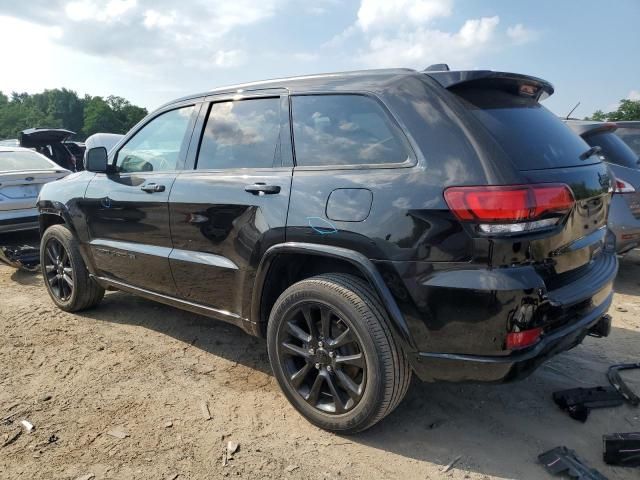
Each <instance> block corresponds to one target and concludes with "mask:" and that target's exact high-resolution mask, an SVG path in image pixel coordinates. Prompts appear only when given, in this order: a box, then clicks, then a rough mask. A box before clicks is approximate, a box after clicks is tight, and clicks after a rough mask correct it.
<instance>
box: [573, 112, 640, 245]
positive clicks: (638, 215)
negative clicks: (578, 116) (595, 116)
mask: <svg viewBox="0 0 640 480" xmlns="http://www.w3.org/2000/svg"><path fill="white" fill-rule="evenodd" d="M567 125H569V126H570V127H571V129H572V130H574V131H575V132H576V133H578V134H579V135H580V136H581V137H582V138H583V139H584V140H585V141H586V142H587V143H588V144H589V145H590V146H592V147H600V148H601V151H600V153H599V155H600V157H601V158H602V160H603V161H604V162H606V163H607V166H608V167H609V169H610V170H611V172H612V173H613V175H614V177H615V191H614V194H613V198H612V200H611V209H610V212H609V228H610V229H611V231H612V232H613V233H614V234H615V237H616V250H617V252H618V253H620V254H623V253H626V252H628V251H629V250H631V249H633V248H636V247H637V246H638V244H639V243H640V192H639V191H638V190H639V189H640V163H639V160H640V159H639V158H638V155H637V154H636V153H634V152H633V150H631V148H629V146H628V145H627V144H626V143H625V142H623V141H622V140H621V137H619V136H618V135H617V130H618V124H616V123H603V122H594V121H590V120H567ZM639 132H640V130H639Z"/></svg>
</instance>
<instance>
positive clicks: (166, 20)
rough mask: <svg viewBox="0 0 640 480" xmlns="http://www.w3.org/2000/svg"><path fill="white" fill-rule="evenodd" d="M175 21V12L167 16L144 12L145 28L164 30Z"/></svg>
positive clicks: (148, 11) (153, 11) (156, 12)
mask: <svg viewBox="0 0 640 480" xmlns="http://www.w3.org/2000/svg"><path fill="white" fill-rule="evenodd" d="M175 21H176V12H175V11H173V12H171V13H169V14H168V15H165V14H162V13H160V12H158V11H157V10H151V9H149V10H147V11H146V12H144V22H143V23H144V26H145V27H147V28H165V27H168V26H169V25H172V24H174V23H175Z"/></svg>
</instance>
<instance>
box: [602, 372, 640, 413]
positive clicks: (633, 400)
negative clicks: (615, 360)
mask: <svg viewBox="0 0 640 480" xmlns="http://www.w3.org/2000/svg"><path fill="white" fill-rule="evenodd" d="M636 368H640V362H638V363H620V364H617V365H612V366H610V367H609V370H608V371H607V378H609V382H611V385H613V386H614V388H615V389H616V390H617V391H618V392H620V395H622V396H623V397H624V398H625V400H626V401H627V402H629V403H630V404H631V405H633V406H634V407H637V406H638V405H640V397H638V396H637V395H636V394H635V393H634V392H633V390H631V389H630V388H629V386H628V385H627V384H626V383H625V382H624V381H623V380H622V377H621V376H620V372H621V371H622V370H632V369H636Z"/></svg>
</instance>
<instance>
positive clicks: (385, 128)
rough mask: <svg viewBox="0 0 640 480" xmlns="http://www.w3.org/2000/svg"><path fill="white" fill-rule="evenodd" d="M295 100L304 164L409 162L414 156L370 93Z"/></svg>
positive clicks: (295, 126) (298, 147)
mask: <svg viewBox="0 0 640 480" xmlns="http://www.w3.org/2000/svg"><path fill="white" fill-rule="evenodd" d="M292 102H293V138H294V143H295V150H296V162H297V165H299V166H325V165H372V164H385V163H403V162H405V161H406V160H407V159H408V157H409V155H408V152H407V149H406V148H405V145H404V143H403V142H402V141H401V140H400V137H399V132H398V129H397V127H395V125H394V124H393V123H392V122H391V121H390V119H389V118H388V115H387V113H386V112H385V111H384V110H383V109H382V107H381V106H380V105H379V104H378V102H376V101H375V100H374V99H372V98H369V97H366V96H364V95H345V94H342V95H303V96H296V97H293V99H292Z"/></svg>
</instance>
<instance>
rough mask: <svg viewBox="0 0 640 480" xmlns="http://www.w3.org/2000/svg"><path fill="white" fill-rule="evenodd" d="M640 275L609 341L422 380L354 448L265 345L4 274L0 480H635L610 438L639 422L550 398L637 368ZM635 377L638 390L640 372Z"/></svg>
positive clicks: (624, 291)
mask: <svg viewBox="0 0 640 480" xmlns="http://www.w3.org/2000/svg"><path fill="white" fill-rule="evenodd" d="M639 273H640V254H638V253H634V254H632V255H631V256H629V257H627V258H625V259H624V260H623V261H622V263H621V272H620V275H619V278H618V280H617V283H616V291H617V292H618V293H617V294H616V297H615V304H614V306H613V307H612V310H611V313H612V315H613V317H614V329H613V333H612V335H611V336H610V337H609V338H607V339H593V338H588V339H586V340H585V342H584V344H583V345H582V346H580V347H578V348H576V349H574V350H572V351H570V352H566V353H564V354H562V355H560V356H558V357H556V358H554V359H553V360H551V361H549V362H548V363H546V364H545V365H543V366H542V367H541V368H540V369H539V370H538V371H537V372H536V373H535V374H533V375H532V376H531V377H529V378H528V379H526V380H524V381H522V382H519V383H515V384H510V385H501V386H474V385H437V384H436V385H431V384H421V383H419V382H414V384H413V385H412V387H411V389H410V391H409V393H408V395H407V398H406V399H405V401H404V402H403V403H402V404H401V405H400V407H399V408H398V409H397V410H396V411H395V412H394V413H393V414H391V415H390V416H389V417H387V418H386V419H385V420H384V421H382V422H381V423H380V424H378V425H377V426H375V427H374V428H372V429H370V430H368V431H367V432H365V433H363V434H360V435H357V436H351V437H342V436H336V435H332V434H329V433H326V432H323V431H321V430H319V429H317V428H315V427H313V426H311V425H310V424H308V423H307V422H306V421H305V420H304V419H302V418H301V417H300V416H299V415H298V414H297V413H296V412H295V411H294V410H293V409H292V408H291V407H290V406H289V405H288V404H287V402H286V400H285V399H284V397H283V396H282V395H281V393H280V391H279V389H278V386H277V384H276V382H275V380H274V378H273V376H272V375H271V372H270V368H269V364H268V359H267V352H266V345H265V342H264V341H263V340H260V339H255V338H252V337H249V336H247V335H245V334H244V333H242V332H241V331H240V330H239V329H236V328H235V327H232V326H229V325H226V324H224V323H221V322H216V321H213V320H209V319H206V318H203V317H199V316H197V315H193V314H190V313H186V312H182V311H179V310H176V309H173V308H170V307H166V306H162V305H158V304H155V303H153V302H150V301H146V300H143V299H140V298H136V297H134V296H131V295H126V294H123V293H119V292H113V293H109V294H107V296H106V297H105V300H104V301H103V303H102V304H101V305H100V306H99V307H98V308H96V309H94V310H91V311H88V312H83V313H81V314H73V315H72V314H67V313H64V312H61V311H59V310H57V309H56V308H55V307H54V306H53V304H52V303H51V302H50V300H49V297H48V296H47V293H46V291H45V289H44V287H43V285H42V280H41V277H40V275H34V274H29V273H23V272H18V271H15V270H13V269H11V268H8V267H3V266H0V419H1V420H0V478H2V479H4V478H7V479H34V478H37V479H40V478H43V479H77V478H84V479H88V478H94V477H91V475H93V476H95V479H107V478H112V479H130V478H131V479H171V480H173V479H180V480H182V479H204V478H220V477H232V478H235V477H237V478H260V479H269V478H278V479H279V478H292V479H294V478H295V479H297V478H300V479H323V478H327V479H329V478H331V479H334V478H335V479H338V478H348V479H367V480H369V479H377V478H402V479H414V478H415V479H425V478H452V479H486V478H518V479H540V478H546V474H545V472H544V470H543V469H542V467H541V466H540V465H538V464H537V463H536V457H537V455H538V454H539V453H541V452H543V451H545V450H547V449H550V448H552V447H555V446H557V445H566V446H568V447H570V448H572V449H574V450H576V451H577V452H578V453H579V454H581V455H582V456H583V457H584V458H585V459H586V460H587V461H588V462H589V463H590V464H591V466H593V467H595V468H597V469H599V470H600V471H601V472H602V473H603V474H605V475H606V476H608V477H609V478H610V479H631V478H635V479H637V478H638V470H635V471H634V470H632V469H624V468H611V467H608V466H606V465H605V464H604V463H603V462H602V458H601V448H602V441H601V436H602V434H603V433H608V432H625V431H626V432H628V431H640V410H638V409H634V408H632V407H630V406H627V405H625V406H622V407H618V408H612V409H603V410H597V411H594V412H592V414H591V416H590V418H589V420H588V421H587V422H586V423H585V424H582V423H579V422H577V421H575V420H572V419H571V418H569V417H568V416H566V415H565V414H564V413H563V412H561V411H560V410H559V409H558V408H557V407H556V406H555V405H554V404H553V402H552V400H551V393H552V392H553V391H555V390H559V389H564V388H571V387H579V386H596V385H604V384H606V377H605V372H606V369H607V366H608V365H609V364H612V363H616V362H624V361H638V360H639V357H640V355H639V353H640V347H639V345H640V343H639V341H638V340H639V338H640V316H639V315H638V313H639V311H640V297H639V295H640V283H639V282H640V276H639ZM627 377H628V378H629V380H630V384H631V385H633V386H634V387H635V388H636V389H637V391H640V374H635V373H634V374H632V373H630V374H629V375H628V376H627ZM205 405H206V406H205ZM206 409H208V413H207V412H203V410H206ZM209 416H210V418H208V417H209ZM23 419H26V420H28V421H29V422H31V423H32V424H33V425H35V430H34V431H33V432H31V433H27V432H26V431H24V428H23V427H21V425H20V421H21V420H23ZM18 432H22V433H21V434H20V435H19V436H18V437H17V438H14V437H15V435H16V434H17V433H18ZM11 440H13V441H11ZM229 441H232V442H237V444H238V445H239V447H238V451H237V452H236V453H234V454H233V455H230V456H229V458H228V459H227V461H226V465H225V462H224V460H223V457H224V456H225V455H224V452H225V450H226V445H227V444H228V442H229ZM5 443H8V444H7V445H5ZM458 457H459V459H458ZM455 459H458V460H457V461H455V464H454V465H453V467H452V468H451V469H450V470H449V471H447V472H445V470H446V469H447V466H448V465H449V464H450V463H451V462H453V461H454V460H455Z"/></svg>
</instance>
